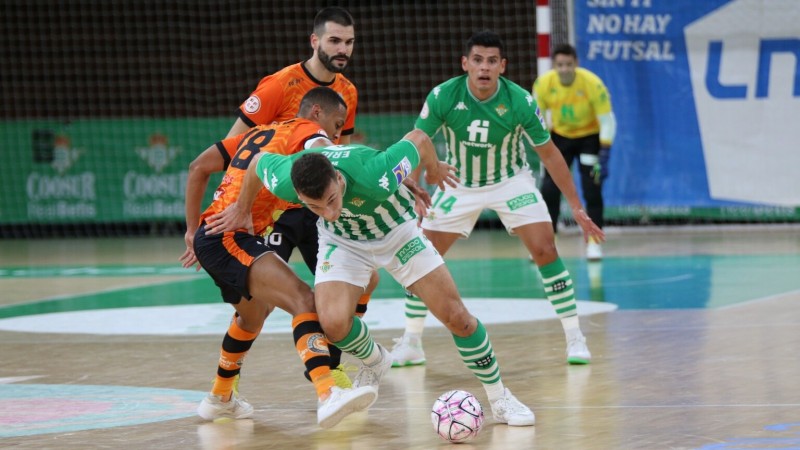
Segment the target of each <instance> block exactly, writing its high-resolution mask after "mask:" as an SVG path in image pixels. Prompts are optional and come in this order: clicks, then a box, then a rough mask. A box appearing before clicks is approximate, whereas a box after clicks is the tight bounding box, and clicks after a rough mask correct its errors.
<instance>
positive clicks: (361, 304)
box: [356, 294, 372, 319]
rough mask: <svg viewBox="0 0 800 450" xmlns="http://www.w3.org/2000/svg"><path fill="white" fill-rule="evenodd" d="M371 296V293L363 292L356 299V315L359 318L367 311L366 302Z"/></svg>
mask: <svg viewBox="0 0 800 450" xmlns="http://www.w3.org/2000/svg"><path fill="white" fill-rule="evenodd" d="M371 296H372V295H371V294H364V295H362V296H361V298H359V299H358V304H357V305H356V316H358V318H359V319H360V318H362V317H364V314H366V313H367V303H369V299H370V297H371Z"/></svg>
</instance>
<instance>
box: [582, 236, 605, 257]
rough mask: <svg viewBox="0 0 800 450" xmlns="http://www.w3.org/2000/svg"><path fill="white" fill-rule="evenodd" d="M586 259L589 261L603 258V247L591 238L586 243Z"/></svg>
mask: <svg viewBox="0 0 800 450" xmlns="http://www.w3.org/2000/svg"><path fill="white" fill-rule="evenodd" d="M586 259H588V260H589V261H600V260H601V259H603V247H601V246H600V244H599V243H597V242H595V240H594V239H589V243H588V244H586Z"/></svg>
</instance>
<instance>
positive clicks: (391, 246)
mask: <svg viewBox="0 0 800 450" xmlns="http://www.w3.org/2000/svg"><path fill="white" fill-rule="evenodd" d="M317 230H318V232H319V252H318V253H317V270H316V275H315V277H314V284H315V285H316V284H320V283H324V282H326V281H344V282H347V283H350V284H352V285H355V286H361V287H364V288H366V287H367V284H368V283H369V278H370V275H371V274H372V271H373V270H375V269H377V268H380V267H382V268H384V269H386V270H387V271H388V272H389V273H390V274H391V275H392V277H393V278H394V279H395V280H397V282H398V283H400V285H401V286H403V287H408V286H411V285H412V284H414V283H415V282H416V281H417V280H419V279H420V278H422V277H424V276H425V275H427V274H429V273H431V272H432V271H433V270H434V269H436V268H437V267H439V266H441V265H442V264H444V260H443V259H442V257H441V255H439V252H437V251H436V249H435V248H434V247H433V244H431V243H430V241H428V239H427V238H425V236H424V235H423V234H422V230H421V229H419V228H418V227H417V224H416V222H415V221H413V220H412V221H408V222H405V223H403V224H401V225H399V226H398V227H397V228H395V229H394V230H392V231H390V232H389V233H388V234H387V235H386V236H384V237H382V238H379V239H371V240H366V241H356V240H352V239H347V238H344V237H341V236H338V235H336V234H333V233H331V232H330V231H328V230H326V229H325V228H323V227H321V226H318V227H317Z"/></svg>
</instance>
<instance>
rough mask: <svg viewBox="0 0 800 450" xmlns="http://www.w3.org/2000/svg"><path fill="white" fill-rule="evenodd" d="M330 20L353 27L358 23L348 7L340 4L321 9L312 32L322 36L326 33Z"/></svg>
mask: <svg viewBox="0 0 800 450" xmlns="http://www.w3.org/2000/svg"><path fill="white" fill-rule="evenodd" d="M328 22H333V23H335V24H338V25H341V26H343V27H352V26H355V24H356V22H355V20H353V16H351V15H350V13H349V12H347V10H346V9H344V8H340V7H338V6H329V7H327V8H322V9H321V10H319V12H318V13H317V15H316V16H315V17H314V29H313V30H312V32H313V33H314V34H316V35H317V36H321V35H322V34H324V33H325V24H326V23H328Z"/></svg>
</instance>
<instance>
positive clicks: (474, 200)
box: [392, 30, 605, 367]
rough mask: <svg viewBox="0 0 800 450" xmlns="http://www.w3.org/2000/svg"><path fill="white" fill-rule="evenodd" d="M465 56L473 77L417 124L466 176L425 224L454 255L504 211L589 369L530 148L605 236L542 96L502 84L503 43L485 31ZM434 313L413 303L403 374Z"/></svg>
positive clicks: (448, 87)
mask: <svg viewBox="0 0 800 450" xmlns="http://www.w3.org/2000/svg"><path fill="white" fill-rule="evenodd" d="M464 50H465V52H464V56H462V58H461V67H462V69H463V70H464V71H465V72H466V74H464V75H461V76H458V77H455V78H452V79H450V80H448V81H445V82H444V83H442V84H440V85H439V86H436V87H435V88H434V89H433V90H432V91H431V92H430V94H429V95H428V97H427V99H426V100H425V104H424V105H423V107H422V111H421V112H420V115H419V118H418V119H417V122H416V128H418V129H420V130H422V131H424V132H425V133H426V134H427V135H429V136H431V137H433V136H434V135H435V134H436V133H437V132H439V131H441V133H442V134H443V136H444V139H445V142H446V144H447V162H448V163H450V164H452V165H454V166H455V167H456V175H457V176H458V178H459V183H458V185H457V186H456V187H455V188H454V189H448V190H447V191H446V192H445V191H442V190H441V189H437V190H436V192H434V195H433V206H432V208H431V209H430V210H429V211H428V214H427V216H426V217H424V218H423V220H422V228H423V229H424V233H425V236H427V237H428V239H429V240H430V241H431V242H432V243H433V245H434V247H436V249H437V250H438V251H439V253H441V254H442V255H444V254H445V253H446V252H447V251H448V250H449V249H450V247H451V246H452V245H453V244H454V243H455V241H456V240H457V239H459V238H467V237H469V235H470V233H471V232H472V229H473V228H474V226H475V223H476V221H477V220H478V217H479V216H480V214H481V212H482V211H483V210H484V209H491V210H494V211H495V212H497V214H498V216H499V217H500V220H501V221H502V222H503V224H504V225H505V227H506V229H507V230H508V232H509V233H510V234H512V235H516V236H518V237H519V238H520V240H522V242H523V244H524V245H525V247H526V248H527V249H528V251H529V252H530V254H531V256H532V257H533V259H534V261H535V262H536V265H537V266H538V268H539V271H540V273H541V275H542V281H543V284H544V289H545V294H546V296H547V298H548V300H550V302H551V303H552V305H553V307H554V308H555V310H556V312H557V314H558V316H559V318H560V319H561V323H562V325H563V328H564V331H565V334H566V336H567V361H568V362H569V363H571V364H586V363H588V362H589V361H590V359H591V353H590V352H589V349H588V347H587V346H586V339H585V337H584V336H583V333H582V332H581V329H580V324H579V321H578V313H577V308H576V303H575V291H574V288H573V282H572V277H571V276H570V274H569V272H568V271H567V269H566V268H565V267H564V264H563V263H562V261H561V258H560V257H559V255H558V251H557V250H556V245H555V237H554V234H553V227H552V225H551V219H550V216H549V214H548V212H547V207H546V205H545V203H544V202H543V201H542V196H541V194H540V193H539V190H538V189H537V188H536V182H535V180H534V178H533V176H532V175H531V173H530V170H529V169H528V163H527V161H526V156H525V148H526V145H532V146H534V149H535V150H536V152H537V153H538V155H539V157H540V158H541V160H542V162H543V163H544V165H545V167H546V168H547V170H548V172H549V173H550V175H551V176H552V178H553V180H554V181H555V183H556V185H557V186H558V188H559V189H561V192H562V193H563V194H564V196H565V197H566V199H567V201H568V202H569V204H570V206H571V207H572V212H573V216H574V217H575V220H576V222H577V223H578V225H580V227H581V228H582V229H583V232H584V235H585V239H588V238H590V237H591V238H594V239H597V240H598V241H601V242H602V241H603V240H604V238H605V235H604V234H603V231H602V230H601V229H600V228H599V227H598V226H597V225H596V224H595V223H594V222H592V220H591V219H590V218H589V216H588V215H587V214H586V212H585V211H584V209H583V206H582V205H581V201H580V199H579V198H578V195H577V190H576V188H575V184H574V183H573V181H572V176H571V174H570V171H569V168H568V167H567V165H566V164H565V162H564V158H563V157H562V156H561V153H560V152H559V150H558V148H557V147H556V146H555V145H554V144H553V142H552V141H551V140H550V133H549V131H548V130H547V126H546V125H545V122H544V120H543V118H542V116H541V114H540V112H539V109H538V107H537V105H536V101H535V100H534V98H533V96H532V95H531V94H530V93H529V92H527V91H525V90H524V89H523V88H522V87H520V86H518V85H517V84H515V83H513V82H511V81H510V80H508V79H506V78H504V77H502V76H501V74H502V73H503V72H505V66H506V59H505V58H504V57H503V42H502V40H501V39H500V37H499V36H498V35H497V34H496V33H494V32H492V31H488V30H486V31H480V32H478V33H476V34H474V35H473V36H472V37H471V38H470V39H469V40H468V41H467V44H466V47H465V49H464ZM532 294H533V293H532ZM426 315H427V308H426V307H425V304H424V303H423V302H421V301H420V300H419V299H417V298H414V297H413V296H412V295H407V299H406V330H405V334H404V335H403V337H402V338H400V339H397V340H396V341H397V343H396V344H395V346H394V348H393V349H392V359H393V366H395V367H399V366H405V365H415V364H424V362H425V354H424V352H423V350H422V342H421V337H422V331H423V328H424V323H425V317H426Z"/></svg>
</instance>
